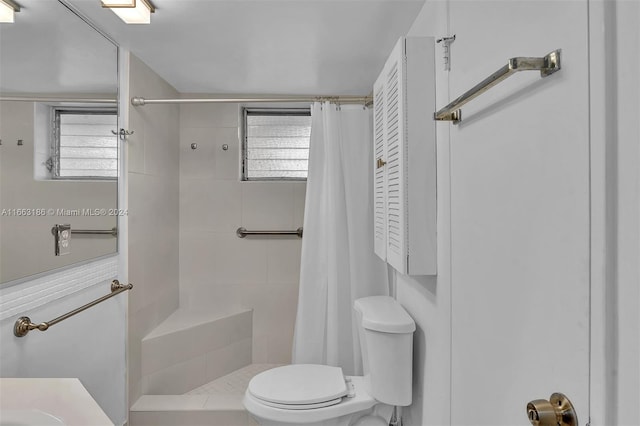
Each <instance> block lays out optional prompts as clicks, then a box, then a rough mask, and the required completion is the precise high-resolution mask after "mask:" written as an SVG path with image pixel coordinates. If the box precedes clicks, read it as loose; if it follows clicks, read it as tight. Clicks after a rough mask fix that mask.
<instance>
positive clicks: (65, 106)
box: [0, 0, 126, 284]
mask: <svg viewBox="0 0 640 426" xmlns="http://www.w3.org/2000/svg"><path fill="white" fill-rule="evenodd" d="M17 3H18V5H19V6H20V11H19V12H18V13H15V19H14V22H13V23H2V24H0V143H1V145H0V212H1V216H0V283H1V284H6V283H10V282H20V280H21V279H23V278H25V277H29V276H33V275H37V274H41V273H43V272H47V271H51V270H54V269H59V268H64V267H67V266H69V265H72V264H76V263H79V262H84V261H86V260H89V259H94V258H97V257H101V256H105V255H108V254H111V253H114V252H116V250H117V237H116V236H115V235H114V234H117V223H118V216H119V215H122V214H126V212H120V211H118V210H117V187H118V183H117V176H118V168H117V165H118V146H119V144H120V142H119V140H118V137H117V136H115V135H114V134H112V132H111V131H112V130H113V131H117V130H118V112H117V96H118V47H117V46H116V45H115V44H114V43H113V42H112V41H111V40H109V39H108V38H107V37H106V36H105V35H103V34H102V33H101V32H100V31H99V30H97V29H96V28H95V27H94V26H92V25H90V24H89V23H88V22H85V20H84V19H82V18H81V17H80V15H78V14H77V13H76V12H75V11H74V10H73V9H72V8H71V7H69V5H68V3H67V2H66V0H58V1H54V0H19V1H18V2H17ZM63 224H64V225H67V224H68V225H71V231H72V233H71V239H70V241H69V245H68V246H66V245H65V246H64V247H62V250H61V254H63V255H58V256H57V255H56V254H55V245H54V235H53V233H52V228H53V227H54V226H55V225H63ZM78 231H99V232H95V233H93V232H92V233H82V232H78ZM114 231H115V232H114ZM65 252H68V253H67V254H64V253H65Z"/></svg>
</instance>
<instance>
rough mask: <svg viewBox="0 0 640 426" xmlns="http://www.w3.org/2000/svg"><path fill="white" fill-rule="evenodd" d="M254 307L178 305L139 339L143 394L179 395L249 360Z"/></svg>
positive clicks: (241, 365)
mask: <svg viewBox="0 0 640 426" xmlns="http://www.w3.org/2000/svg"><path fill="white" fill-rule="evenodd" d="M252 321H253V311H252V310H251V309H245V308H238V309H229V310H227V311H225V312H220V311H216V312H207V311H193V310H185V309H178V310H176V311H175V312H174V313H173V314H171V315H170V316H169V317H168V318H167V319H165V320H164V321H163V322H162V323H161V324H159V325H158V326H157V327H156V328H155V329H154V330H152V331H151V332H150V333H149V334H148V335H147V336H145V337H144V338H143V339H142V348H141V360H142V363H141V376H142V393H143V394H144V395H181V394H184V393H186V392H188V391H190V390H192V389H195V388H197V387H198V386H202V385H204V384H205V383H208V382H210V381H212V380H214V379H217V378H218V377H221V376H224V375H226V374H229V373H231V372H233V371H236V370H238V369H240V368H242V367H244V366H246V365H249V364H251V359H252V346H251V342H252V334H253V324H252Z"/></svg>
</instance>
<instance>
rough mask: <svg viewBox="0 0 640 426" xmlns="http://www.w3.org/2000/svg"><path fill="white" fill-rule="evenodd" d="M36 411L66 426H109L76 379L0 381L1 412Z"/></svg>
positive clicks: (103, 414) (107, 418) (10, 379)
mask: <svg viewBox="0 0 640 426" xmlns="http://www.w3.org/2000/svg"><path fill="white" fill-rule="evenodd" d="M34 409H35V410H40V411H43V412H45V413H49V414H51V415H53V416H55V417H58V418H60V419H61V420H62V421H63V422H64V424H65V425H68V426H87V425H91V426H113V423H112V422H111V420H110V419H109V417H107V415H106V414H105V413H104V411H102V408H100V406H99V405H98V403H97V402H96V401H95V400H94V399H93V398H92V397H91V395H90V394H89V392H87V390H86V389H85V387H84V386H83V385H82V383H80V380H78V379H57V378H56V379H49V378H47V379H45V378H42V379H39V378H1V379H0V421H1V420H2V414H1V411H3V410H11V411H15V410H25V411H26V410H34Z"/></svg>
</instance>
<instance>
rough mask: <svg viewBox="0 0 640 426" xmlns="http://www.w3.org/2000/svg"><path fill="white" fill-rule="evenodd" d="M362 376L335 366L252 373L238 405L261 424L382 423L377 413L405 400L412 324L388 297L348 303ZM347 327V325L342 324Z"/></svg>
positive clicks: (371, 425) (334, 425)
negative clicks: (352, 312) (347, 373)
mask: <svg viewBox="0 0 640 426" xmlns="http://www.w3.org/2000/svg"><path fill="white" fill-rule="evenodd" d="M354 309H355V311H356V315H357V321H358V330H359V335H360V346H361V349H362V364H363V369H364V376H351V377H350V376H347V377H345V376H344V375H343V374H342V369H341V368H339V367H330V366H326V365H314V364H294V365H287V366H284V367H278V368H273V369H271V370H267V371H265V372H263V373H260V374H258V375H256V376H255V377H254V378H253V379H251V382H249V387H248V388H247V391H246V392H245V395H244V400H243V402H244V406H245V407H246V409H247V410H248V411H249V413H251V415H252V416H253V417H254V418H255V419H256V421H258V423H259V424H261V425H266V426H270V425H273V426H275V425H292V424H296V425H306V426H320V425H321V426H379V425H380V426H382V425H384V426H387V424H388V422H387V421H386V420H385V419H383V418H382V417H381V416H380V415H379V414H381V413H387V415H386V418H387V419H388V417H389V416H388V413H390V412H391V410H392V407H393V406H407V405H410V404H411V383H412V378H411V373H412V350H413V332H414V331H415V329H416V325H415V323H414V322H413V320H412V319H411V317H410V316H409V314H407V312H406V311H405V310H404V309H403V308H402V306H401V305H400V304H399V303H398V302H396V301H395V300H394V299H393V298H391V297H388V296H372V297H365V298H362V299H358V300H356V301H355V303H354ZM345 326H346V327H349V326H350V324H345Z"/></svg>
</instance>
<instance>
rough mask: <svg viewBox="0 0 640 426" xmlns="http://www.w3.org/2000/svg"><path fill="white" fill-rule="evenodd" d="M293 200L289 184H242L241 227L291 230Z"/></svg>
mask: <svg viewBox="0 0 640 426" xmlns="http://www.w3.org/2000/svg"><path fill="white" fill-rule="evenodd" d="M293 198H294V197H293V185H292V184H291V183H289V182H244V183H243V185H242V226H244V227H245V228H247V229H252V228H253V229H289V228H292V229H293V226H294V222H293ZM296 228H297V227H296Z"/></svg>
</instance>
